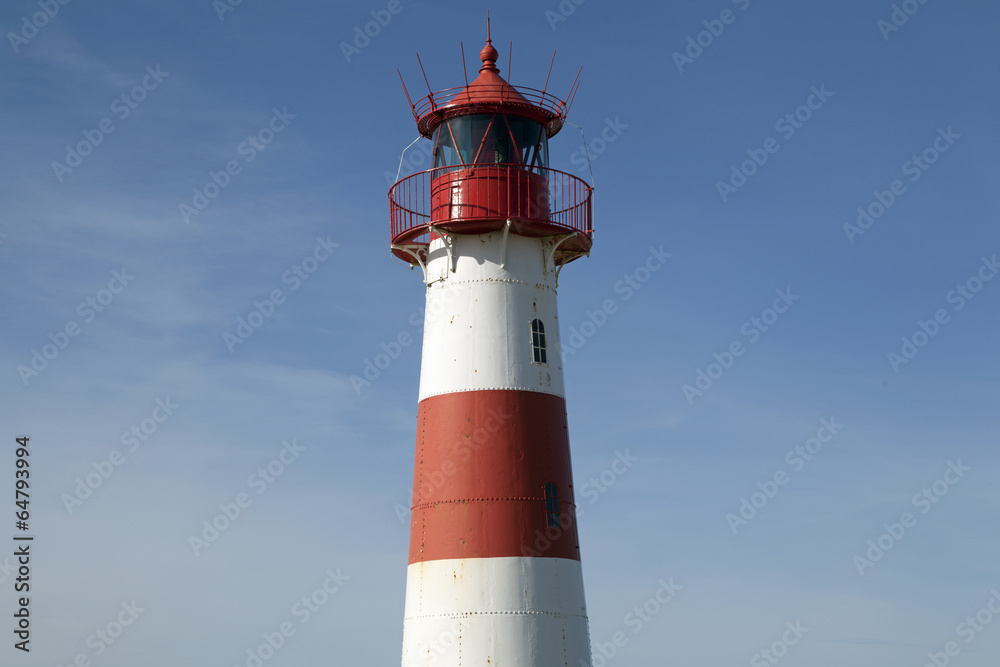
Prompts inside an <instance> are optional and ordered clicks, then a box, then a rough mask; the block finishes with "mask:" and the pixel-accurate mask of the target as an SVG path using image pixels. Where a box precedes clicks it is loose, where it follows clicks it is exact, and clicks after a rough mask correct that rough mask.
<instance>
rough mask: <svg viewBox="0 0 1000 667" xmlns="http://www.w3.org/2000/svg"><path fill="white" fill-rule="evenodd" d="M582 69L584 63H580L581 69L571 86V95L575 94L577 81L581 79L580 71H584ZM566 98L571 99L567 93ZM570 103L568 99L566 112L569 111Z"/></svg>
mask: <svg viewBox="0 0 1000 667" xmlns="http://www.w3.org/2000/svg"><path fill="white" fill-rule="evenodd" d="M582 71H583V65H580V69H579V71H577V73H576V78H575V79H573V85H572V86H570V89H569V92H570V95H572V94H573V89H574V88H576V82H577V81H579V79H580V72H582ZM566 98H567V100H568V99H569V95H567V96H566ZM569 105H570V102H569V101H567V102H566V113H569Z"/></svg>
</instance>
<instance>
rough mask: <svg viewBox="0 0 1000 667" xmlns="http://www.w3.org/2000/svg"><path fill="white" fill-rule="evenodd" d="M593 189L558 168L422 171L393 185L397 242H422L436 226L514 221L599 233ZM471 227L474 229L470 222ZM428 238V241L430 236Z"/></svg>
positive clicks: (543, 229)
mask: <svg viewBox="0 0 1000 667" xmlns="http://www.w3.org/2000/svg"><path fill="white" fill-rule="evenodd" d="M592 193H593V188H591V187H590V186H589V185H588V184H587V183H586V182H585V181H583V180H581V179H579V178H577V177H576V176H573V175H572V174H568V173H566V172H563V171H559V170H558V169H547V168H541V167H532V168H526V167H525V166H524V165H520V164H475V165H468V166H457V167H437V168H434V169H428V170H426V171H421V172H417V173H416V174H412V175H411V176H407V177H406V178H404V179H402V180H401V181H399V182H397V183H396V184H395V185H393V186H392V187H391V188H390V189H389V219H390V227H391V234H392V240H393V242H397V241H399V240H407V241H414V240H417V242H420V241H419V240H418V239H417V237H419V236H421V235H423V234H424V233H425V232H426V231H427V228H428V227H429V226H430V225H441V226H442V227H447V228H451V229H452V230H453V231H459V229H456V228H455V227H457V226H454V227H453V226H452V225H450V224H449V223H465V222H469V223H475V222H487V221H498V222H500V223H502V222H504V221H506V220H513V221H516V222H520V223H527V224H528V226H529V227H532V226H533V227H535V228H536V229H537V230H538V232H539V234H546V233H552V234H556V233H560V232H573V231H575V232H580V233H582V234H584V235H586V236H587V237H588V238H590V237H591V235H592V234H593V227H592V221H591V199H592ZM470 228H472V227H471V226H470ZM424 240H425V239H424Z"/></svg>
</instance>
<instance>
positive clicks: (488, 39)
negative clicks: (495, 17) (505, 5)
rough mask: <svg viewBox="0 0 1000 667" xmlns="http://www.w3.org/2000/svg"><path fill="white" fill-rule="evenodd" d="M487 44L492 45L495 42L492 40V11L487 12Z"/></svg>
mask: <svg viewBox="0 0 1000 667" xmlns="http://www.w3.org/2000/svg"><path fill="white" fill-rule="evenodd" d="M486 43H487V44H492V43H493V40H492V39H490V10H488V9H487V10H486Z"/></svg>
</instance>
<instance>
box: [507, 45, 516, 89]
mask: <svg viewBox="0 0 1000 667" xmlns="http://www.w3.org/2000/svg"><path fill="white" fill-rule="evenodd" d="M513 56H514V40H510V48H509V49H508V50H507V83H510V60H511V58H512V57H513Z"/></svg>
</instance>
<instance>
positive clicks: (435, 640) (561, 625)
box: [389, 39, 593, 667]
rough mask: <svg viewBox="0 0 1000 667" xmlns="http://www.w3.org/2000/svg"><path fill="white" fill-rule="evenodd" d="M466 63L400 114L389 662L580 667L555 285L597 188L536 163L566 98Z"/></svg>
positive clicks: (487, 60)
mask: <svg viewBox="0 0 1000 667" xmlns="http://www.w3.org/2000/svg"><path fill="white" fill-rule="evenodd" d="M479 55H480V58H481V60H482V63H483V64H482V68H481V69H480V70H479V76H478V77H477V78H476V79H475V80H474V81H472V82H471V83H466V85H465V86H461V87H458V88H451V89H447V90H443V91H438V92H432V93H430V94H428V95H427V96H426V97H425V98H423V99H421V100H419V101H417V102H416V103H415V104H414V103H412V102H411V103H410V106H411V109H412V111H413V115H414V118H415V119H416V121H417V128H418V129H419V131H420V134H421V135H423V136H424V137H426V138H427V139H430V140H431V141H432V142H433V152H434V167H433V168H432V169H429V170H427V171H424V172H420V173H417V174H413V175H412V176H409V177H407V178H404V179H402V180H400V181H399V182H397V183H396V184H395V185H393V186H392V188H391V189H390V190H389V201H390V211H391V222H392V245H391V249H392V252H393V253H394V254H395V255H396V256H397V257H399V258H401V259H403V260H404V261H406V262H408V263H409V264H410V266H411V268H413V267H416V266H419V267H420V269H421V270H422V272H423V276H424V282H425V283H426V286H427V297H426V298H427V302H426V311H425V313H426V315H425V321H424V342H423V358H422V361H421V371H420V393H419V404H418V412H417V440H416V459H415V464H414V473H413V506H412V514H411V523H410V555H409V566H408V569H407V583H406V605H405V613H404V629H403V655H402V665H403V667H426V666H430V665H434V667H459V666H460V665H461V666H463V667H467V666H469V665H477V666H479V665H481V666H483V667H487V666H499V667H515V666H517V667H555V666H556V665H571V666H572V667H581V666H584V667H589V665H590V640H589V633H588V629H587V610H586V603H585V601H584V593H583V575H582V572H581V568H580V547H579V541H578V538H577V527H576V506H575V503H574V497H573V479H572V473H571V467H570V452H569V437H568V433H567V426H566V401H565V392H564V387H563V373H562V359H561V356H560V345H559V319H558V314H557V310H556V287H557V279H558V276H559V272H560V270H561V269H562V267H563V266H565V265H566V264H567V263H569V262H571V261H573V260H575V259H577V258H579V257H581V256H583V255H587V254H589V252H590V248H591V243H592V241H591V239H592V234H593V229H592V226H591V193H592V190H591V188H590V186H588V185H587V184H586V183H585V182H583V181H581V180H580V179H578V178H576V177H574V176H572V175H570V174H567V173H564V172H561V171H558V170H555V169H551V168H549V165H548V140H549V138H550V137H552V136H553V135H555V134H556V133H557V132H558V131H559V130H560V128H561V127H562V124H563V120H564V119H565V118H566V113H567V106H568V105H567V104H566V102H563V101H562V100H560V99H558V98H556V97H554V96H553V95H551V94H550V93H548V92H546V90H545V89H544V88H543V90H540V91H539V90H534V89H530V88H524V87H518V88H515V87H514V86H511V85H510V84H508V83H507V82H506V81H505V80H504V79H503V78H502V77H501V76H500V73H499V71H498V69H497V67H496V61H497V51H496V49H495V48H493V45H492V43H491V41H490V40H489V39H487V43H486V46H485V47H484V48H483V50H482V52H481V53H480V54H479ZM549 69H550V72H551V65H550V68H549ZM508 77H509V74H508ZM547 85H548V83H547V81H546V87H547ZM575 88H576V84H575V83H574V86H573V87H572V88H571V90H570V94H569V95H567V99H569V100H572V95H573V93H574V91H575ZM404 89H405V87H404ZM428 89H429V88H428ZM409 99H410V98H409V94H408V93H407V100H408V101H409Z"/></svg>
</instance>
